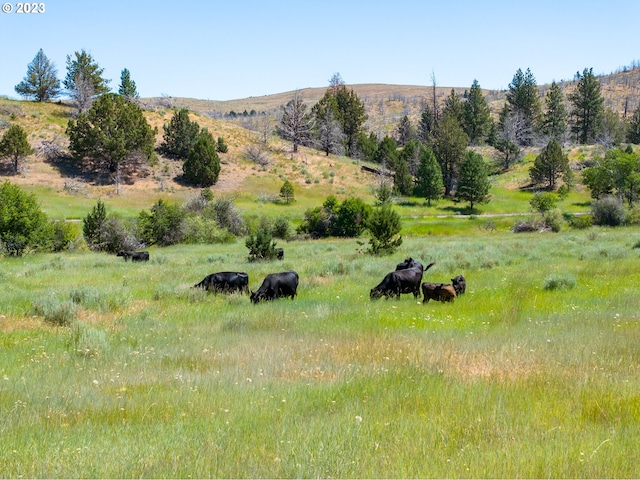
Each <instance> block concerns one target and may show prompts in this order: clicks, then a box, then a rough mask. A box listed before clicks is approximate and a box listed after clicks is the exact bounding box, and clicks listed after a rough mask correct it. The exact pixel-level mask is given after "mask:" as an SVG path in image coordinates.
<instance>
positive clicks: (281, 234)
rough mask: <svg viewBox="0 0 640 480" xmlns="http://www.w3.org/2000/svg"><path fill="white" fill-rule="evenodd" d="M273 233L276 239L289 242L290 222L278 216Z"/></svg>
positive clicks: (272, 229) (273, 226)
mask: <svg viewBox="0 0 640 480" xmlns="http://www.w3.org/2000/svg"><path fill="white" fill-rule="evenodd" d="M271 232H272V234H273V236H274V237H275V238H281V239H282V240H288V239H289V238H291V227H290V226H289V221H288V220H287V219H286V218H285V217H284V216H282V215H280V216H278V217H277V218H276V219H275V220H274V222H273V225H272V228H271Z"/></svg>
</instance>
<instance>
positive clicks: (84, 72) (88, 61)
mask: <svg viewBox="0 0 640 480" xmlns="http://www.w3.org/2000/svg"><path fill="white" fill-rule="evenodd" d="M74 55H75V58H72V57H71V55H67V76H66V77H65V79H64V82H63V83H64V87H65V88H66V89H67V90H68V91H69V92H71V95H72V96H74V93H73V92H74V91H76V90H77V88H78V87H79V86H80V85H78V84H77V83H78V81H79V79H80V78H82V79H84V80H86V81H88V82H89V84H90V86H91V90H92V92H93V95H96V96H99V95H102V94H104V93H107V92H108V91H109V90H110V88H109V86H108V84H109V82H110V81H111V80H106V79H105V78H103V77H102V74H103V72H104V68H100V66H99V65H98V63H97V62H96V61H95V60H94V59H93V57H92V56H91V55H90V54H88V53H87V52H85V51H84V49H83V50H82V51H80V52H75V54H74Z"/></svg>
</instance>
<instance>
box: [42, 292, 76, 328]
mask: <svg viewBox="0 0 640 480" xmlns="http://www.w3.org/2000/svg"><path fill="white" fill-rule="evenodd" d="M33 313H34V314H35V315H38V316H40V317H43V319H44V321H45V322H47V323H50V324H52V325H55V326H58V327H65V326H68V325H70V324H71V322H73V321H74V320H75V318H76V304H75V303H73V302H72V301H71V300H63V301H59V300H57V299H56V298H54V297H47V298H43V299H41V300H38V301H36V302H34V304H33Z"/></svg>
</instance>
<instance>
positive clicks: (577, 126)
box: [569, 68, 604, 144]
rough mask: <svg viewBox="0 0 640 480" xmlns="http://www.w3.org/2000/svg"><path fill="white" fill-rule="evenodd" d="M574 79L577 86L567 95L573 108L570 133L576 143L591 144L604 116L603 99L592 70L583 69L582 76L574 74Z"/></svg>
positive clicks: (598, 131)
mask: <svg viewBox="0 0 640 480" xmlns="http://www.w3.org/2000/svg"><path fill="white" fill-rule="evenodd" d="M576 78H578V85H577V86H576V89H575V90H574V91H573V92H572V93H571V94H569V101H570V102H571V104H572V106H573V108H572V110H571V116H572V118H573V125H572V127H571V131H572V132H573V133H574V134H575V135H576V140H577V141H578V142H580V143H582V144H586V143H592V142H594V141H595V139H596V138H597V136H598V134H599V133H600V128H601V125H602V117H603V115H604V98H602V93H601V91H600V82H599V81H598V79H597V78H596V76H595V75H594V74H593V68H590V69H586V68H585V69H584V71H583V72H582V75H581V74H580V73H577V74H576Z"/></svg>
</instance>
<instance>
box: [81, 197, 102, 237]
mask: <svg viewBox="0 0 640 480" xmlns="http://www.w3.org/2000/svg"><path fill="white" fill-rule="evenodd" d="M106 221H107V210H106V208H105V205H104V203H103V202H102V200H98V202H97V203H96V204H95V206H94V207H93V208H92V209H91V212H89V213H88V214H87V216H86V217H85V218H83V219H82V234H83V236H84V239H85V241H86V242H87V244H88V245H89V246H90V247H91V248H96V249H101V248H102V243H103V238H102V237H103V232H104V228H105V224H106Z"/></svg>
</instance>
